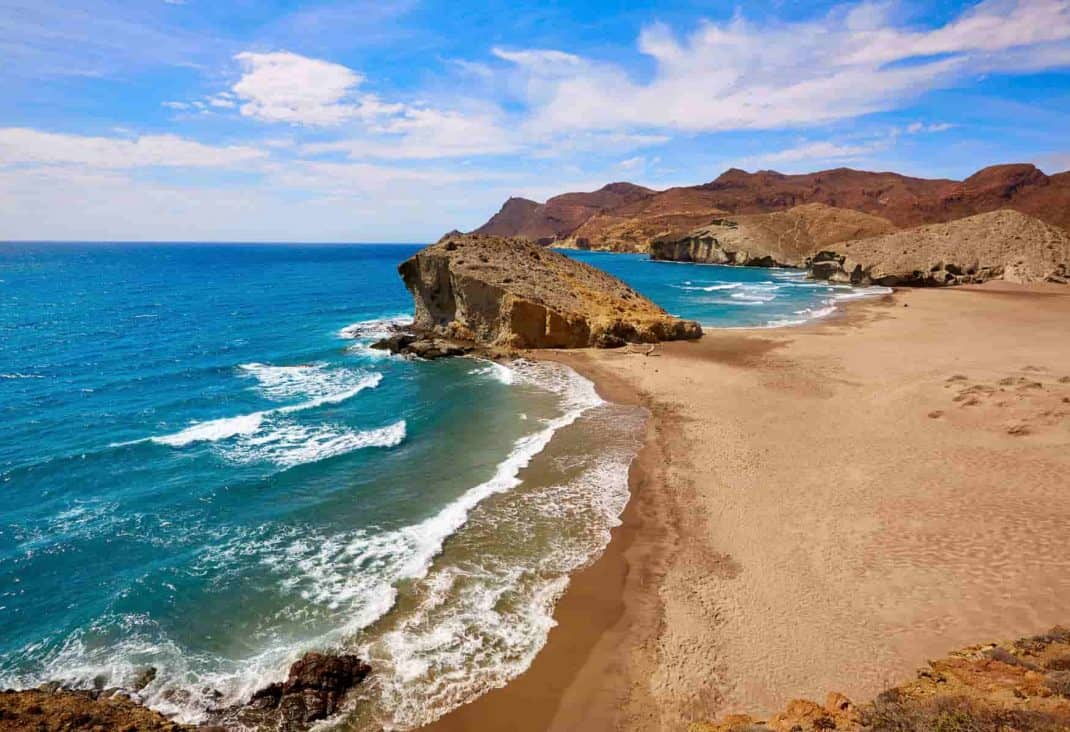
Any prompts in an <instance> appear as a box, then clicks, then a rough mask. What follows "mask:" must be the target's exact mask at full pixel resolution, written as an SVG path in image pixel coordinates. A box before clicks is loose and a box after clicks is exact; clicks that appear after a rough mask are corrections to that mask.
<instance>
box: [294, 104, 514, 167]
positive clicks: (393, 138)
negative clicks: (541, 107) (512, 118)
mask: <svg viewBox="0 0 1070 732" xmlns="http://www.w3.org/2000/svg"><path fill="white" fill-rule="evenodd" d="M520 147H521V145H520V144H519V142H518V140H517V139H516V136H515V135H514V134H512V133H510V132H509V131H508V130H507V128H506V127H505V125H504V124H503V123H502V121H501V120H499V119H497V118H496V116H495V115H494V113H493V112H492V111H485V112H481V111H470V112H461V111H456V110H440V109H434V108H431V107H406V108H404V109H403V110H402V111H401V113H400V114H397V115H395V116H393V117H387V118H385V119H384V120H382V121H381V122H379V123H376V124H374V125H370V126H368V127H367V128H366V132H365V133H364V134H362V135H361V136H360V137H355V138H351V139H346V140H338V141H333V142H325V143H313V144H308V145H305V146H303V147H302V151H303V152H305V153H307V154H312V155H316V154H320V153H325V152H344V153H346V154H348V155H349V156H350V157H352V158H383V159H399V160H404V159H408V160H416V159H431V158H450V157H469V156H476V155H500V154H503V153H509V152H513V151H516V150H519V149H520Z"/></svg>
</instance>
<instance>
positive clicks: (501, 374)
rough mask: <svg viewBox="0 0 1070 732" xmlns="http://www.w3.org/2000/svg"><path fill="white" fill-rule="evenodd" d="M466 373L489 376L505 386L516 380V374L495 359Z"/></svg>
mask: <svg viewBox="0 0 1070 732" xmlns="http://www.w3.org/2000/svg"><path fill="white" fill-rule="evenodd" d="M468 374H469V376H489V377H490V378H492V379H494V380H495V381H497V382H499V383H501V384H505V385H507V386H508V385H511V384H513V383H514V382H515V380H516V375H515V373H514V372H513V370H512V369H511V368H509V367H508V366H505V365H504V364H500V363H498V362H496V361H490V362H488V363H487V365H486V366H480V367H478V368H474V369H472V370H471V371H469V372H468Z"/></svg>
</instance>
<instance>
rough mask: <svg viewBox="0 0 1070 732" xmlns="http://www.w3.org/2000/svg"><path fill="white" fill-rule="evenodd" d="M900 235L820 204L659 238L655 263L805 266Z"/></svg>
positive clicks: (886, 224) (879, 222)
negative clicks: (831, 249)
mask: <svg viewBox="0 0 1070 732" xmlns="http://www.w3.org/2000/svg"><path fill="white" fill-rule="evenodd" d="M892 231H895V226H894V225H892V223H891V222H890V221H888V220H887V219H882V218H880V217H879V216H873V215H870V214H866V213H860V212H858V211H850V210H848V209H843V208H833V207H831V206H826V205H824V204H820V203H810V204H806V205H803V206H796V207H795V208H792V209H788V210H787V211H777V212H775V213H769V214H745V215H741V216H731V217H726V218H717V219H714V220H713V221H711V222H710V223H709V224H707V225H706V226H702V227H699V228H697V229H694V230H692V231H689V232H686V233H684V234H676V235H668V236H662V237H658V238H655V239H654V240H653V241H651V243H650V256H651V258H652V259H665V260H672V261H677V262H703V263H707V264H736V265H747V266H758V267H802V266H804V265H805V263H806V261H807V259H808V258H810V257H813V256H814V255H815V254H817V252H819V251H821V250H823V249H824V248H826V247H828V246H830V245H832V244H836V243H839V242H842V241H845V240H850V239H858V238H861V237H867V236H875V235H877V234H884V233H888V232H892Z"/></svg>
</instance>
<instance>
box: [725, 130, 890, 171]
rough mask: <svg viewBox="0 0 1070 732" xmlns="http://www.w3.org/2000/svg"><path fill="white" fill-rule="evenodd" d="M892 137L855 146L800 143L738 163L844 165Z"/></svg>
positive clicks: (885, 146) (885, 144) (876, 149)
mask: <svg viewBox="0 0 1070 732" xmlns="http://www.w3.org/2000/svg"><path fill="white" fill-rule="evenodd" d="M893 139H894V136H892V137H888V138H879V139H876V140H870V141H868V142H862V143H857V144H843V143H837V142H832V141H829V140H821V141H814V142H802V143H800V144H798V145H796V146H794V147H790V148H786V149H783V150H777V151H775V152H771V153H767V154H764V155H756V156H753V157H749V158H745V159H743V160H742V161H740V165H741V166H743V167H755V166H758V167H760V166H766V165H784V164H788V165H789V166H790V164H792V163H800V162H807V163H810V164H812V163H813V162H814V161H821V162H824V163H832V164H836V163H844V162H847V161H851V160H859V159H861V158H864V157H866V156H868V155H872V154H874V153H877V152H881V151H882V150H886V149H888V147H890V146H891V144H892V140H893Z"/></svg>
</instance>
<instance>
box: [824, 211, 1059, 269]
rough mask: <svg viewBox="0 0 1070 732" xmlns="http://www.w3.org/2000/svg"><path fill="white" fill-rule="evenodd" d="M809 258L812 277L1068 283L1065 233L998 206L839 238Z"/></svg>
mask: <svg viewBox="0 0 1070 732" xmlns="http://www.w3.org/2000/svg"><path fill="white" fill-rule="evenodd" d="M806 264H807V266H808V267H809V269H810V272H811V274H812V275H813V276H814V277H815V278H818V279H826V280H830V281H833V282H849V283H851V284H855V285H886V286H893V285H910V286H945V285H962V284H971V283H980V282H986V281H988V280H994V279H1002V280H1006V281H1008V282H1022V283H1027V282H1062V283H1066V282H1067V280H1068V279H1070V278H1068V275H1070V235H1067V234H1066V232H1064V231H1063V230H1062V229H1058V228H1056V227H1054V226H1050V225H1048V224H1045V223H1044V222H1043V221H1040V220H1038V219H1034V218H1032V217H1030V216H1026V215H1025V214H1021V213H1018V212H1017V211H1011V210H1002V211H993V212H991V213H985V214H979V215H977V216H971V217H969V218H965V219H959V220H958V221H952V222H949V223H946V224H931V225H929V226H919V227H916V228H914V229H907V230H904V231H899V232H896V233H894V234H888V235H884V236H875V237H870V238H867V239H859V240H857V241H849V242H842V243H840V244H837V245H835V246H832V247H829V248H828V249H827V250H824V251H821V252H818V253H817V254H815V255H814V256H813V257H811V258H810V259H808V260H807V263H806Z"/></svg>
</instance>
